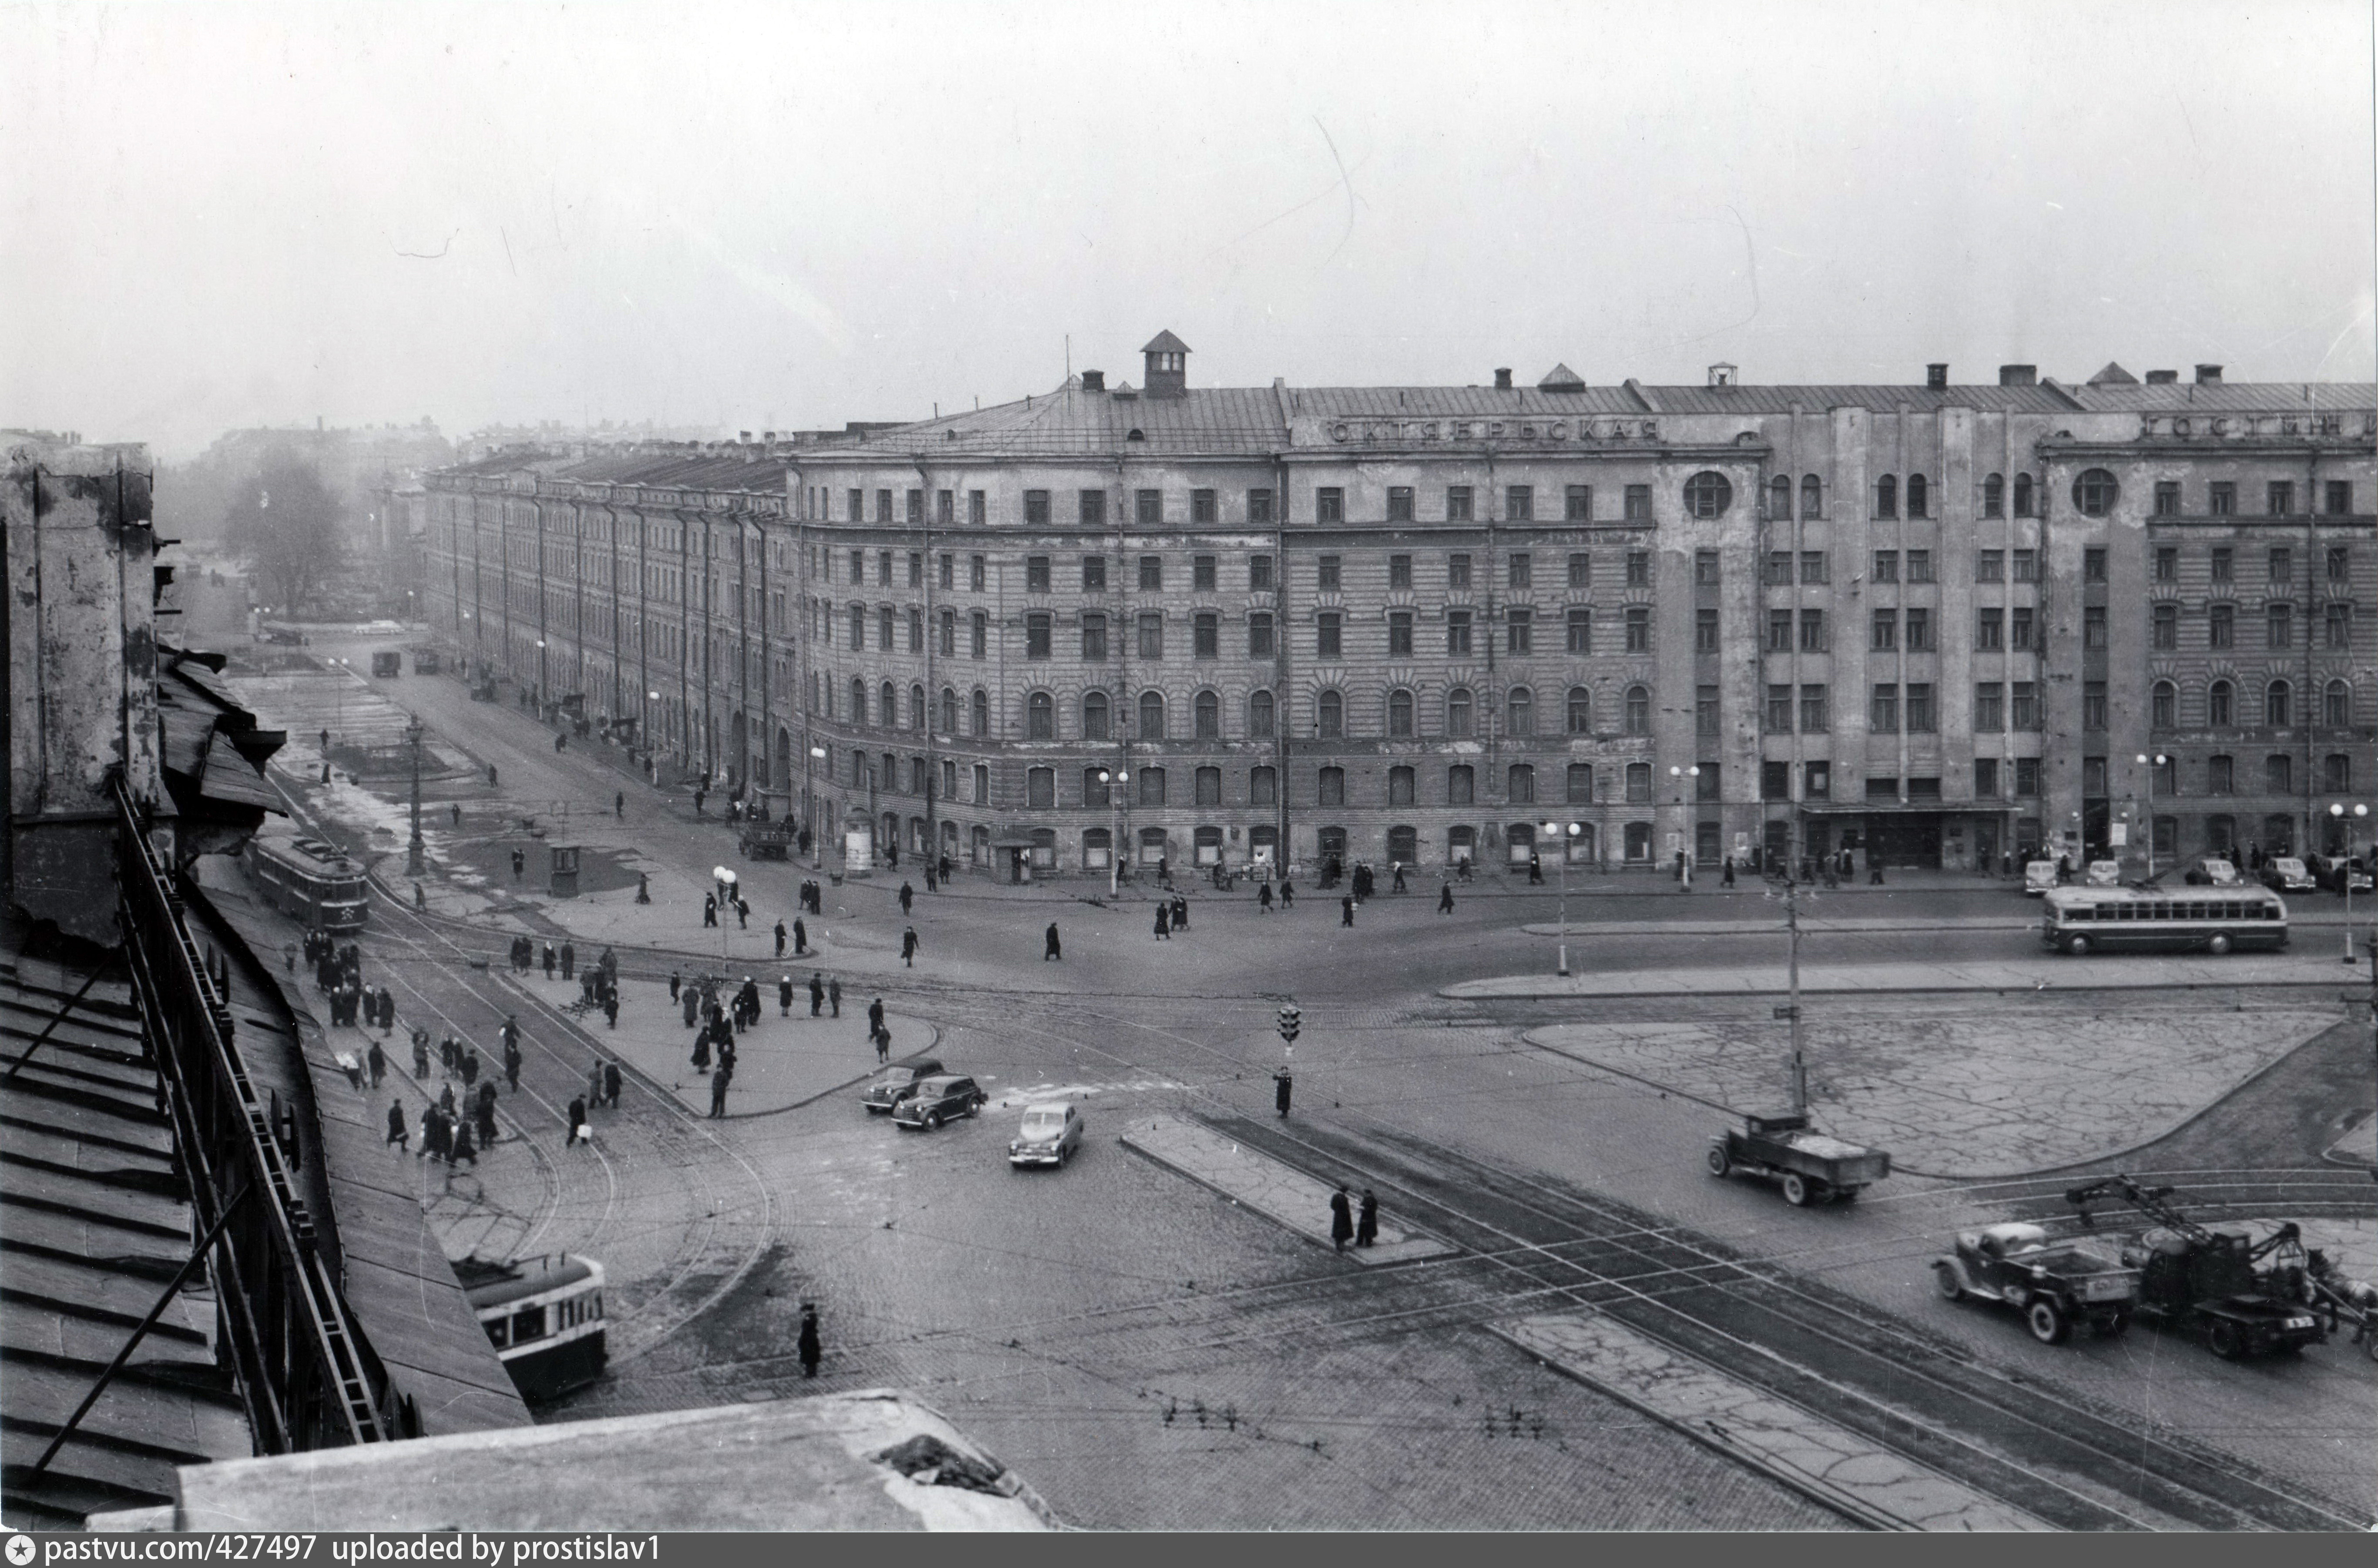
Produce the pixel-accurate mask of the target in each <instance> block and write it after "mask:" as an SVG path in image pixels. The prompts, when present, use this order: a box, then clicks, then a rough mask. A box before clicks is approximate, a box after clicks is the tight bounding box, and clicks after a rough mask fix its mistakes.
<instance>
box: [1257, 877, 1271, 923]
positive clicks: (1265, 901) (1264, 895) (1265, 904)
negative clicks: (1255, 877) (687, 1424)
mask: <svg viewBox="0 0 2378 1568" xmlns="http://www.w3.org/2000/svg"><path fill="white" fill-rule="evenodd" d="M1255 908H1256V909H1258V910H1260V911H1261V912H1263V913H1264V914H1266V915H1268V914H1270V913H1271V884H1270V883H1269V882H1266V883H1265V884H1264V885H1263V886H1261V887H1259V888H1257V889H1256V890H1255Z"/></svg>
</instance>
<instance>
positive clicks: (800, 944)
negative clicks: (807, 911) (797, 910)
mask: <svg viewBox="0 0 2378 1568" xmlns="http://www.w3.org/2000/svg"><path fill="white" fill-rule="evenodd" d="M809 951H810V928H809V927H808V926H807V925H805V924H803V923H802V920H801V917H800V916H798V915H796V916H793V956H794V957H795V958H799V957H800V956H801V955H803V954H804V953H806V952H809Z"/></svg>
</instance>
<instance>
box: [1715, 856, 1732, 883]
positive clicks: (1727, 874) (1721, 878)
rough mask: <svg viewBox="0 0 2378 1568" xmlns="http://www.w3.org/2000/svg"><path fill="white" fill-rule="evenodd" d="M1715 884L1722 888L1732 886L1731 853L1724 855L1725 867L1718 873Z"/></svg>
mask: <svg viewBox="0 0 2378 1568" xmlns="http://www.w3.org/2000/svg"><path fill="white" fill-rule="evenodd" d="M1717 885H1718V886H1719V887H1722V888H1730V887H1732V886H1734V856H1731V855H1729V856H1726V857H1725V869H1724V870H1723V871H1722V872H1720V873H1719V875H1718V882H1717Z"/></svg>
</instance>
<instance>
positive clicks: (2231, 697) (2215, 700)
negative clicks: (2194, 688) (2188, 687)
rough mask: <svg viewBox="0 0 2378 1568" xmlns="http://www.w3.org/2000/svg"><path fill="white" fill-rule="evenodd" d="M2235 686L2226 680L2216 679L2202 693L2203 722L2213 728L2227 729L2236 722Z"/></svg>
mask: <svg viewBox="0 0 2378 1568" xmlns="http://www.w3.org/2000/svg"><path fill="white" fill-rule="evenodd" d="M2236 712H2237V688H2235V687H2233V686H2231V685H2230V684H2229V683H2228V681H2226V680H2216V681H2215V682H2214V683H2213V685H2212V686H2211V687H2210V688H2207V689H2206V691H2205V693H2204V722H2205V723H2206V724H2210V725H2211V726H2213V727H2214V728H2215V729H2228V727H2229V726H2230V725H2232V724H2236V723H2237V722H2238V720H2237V717H2236Z"/></svg>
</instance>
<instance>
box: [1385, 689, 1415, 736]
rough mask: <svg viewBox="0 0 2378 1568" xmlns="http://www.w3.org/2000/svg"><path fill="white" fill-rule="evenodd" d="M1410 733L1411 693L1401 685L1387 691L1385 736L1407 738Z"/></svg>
mask: <svg viewBox="0 0 2378 1568" xmlns="http://www.w3.org/2000/svg"><path fill="white" fill-rule="evenodd" d="M1411 734H1412V694H1411V692H1409V691H1406V690H1405V689H1403V688H1401V687H1398V688H1396V689H1395V690H1393V691H1390V692H1388V693H1387V738H1388V739H1390V740H1408V739H1410V738H1411Z"/></svg>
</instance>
